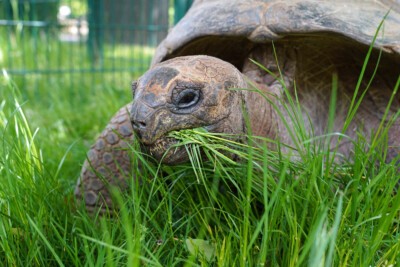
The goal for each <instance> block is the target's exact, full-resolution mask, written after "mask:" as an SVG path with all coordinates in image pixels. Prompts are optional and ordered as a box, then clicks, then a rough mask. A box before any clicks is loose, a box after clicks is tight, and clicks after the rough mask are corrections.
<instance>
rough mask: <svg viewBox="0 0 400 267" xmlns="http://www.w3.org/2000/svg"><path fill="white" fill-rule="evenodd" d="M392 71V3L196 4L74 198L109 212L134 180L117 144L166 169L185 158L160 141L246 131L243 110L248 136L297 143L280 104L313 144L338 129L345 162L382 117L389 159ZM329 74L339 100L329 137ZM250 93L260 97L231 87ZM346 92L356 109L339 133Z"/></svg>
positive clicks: (396, 140) (397, 57) (399, 43)
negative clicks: (187, 133) (183, 133)
mask: <svg viewBox="0 0 400 267" xmlns="http://www.w3.org/2000/svg"><path fill="white" fill-rule="evenodd" d="M378 29H379V31H378ZM369 50H371V53H370V54H369V57H368V58H369V62H368V64H364V61H365V58H366V56H367V54H368V51H369ZM255 62H258V63H259V64H256V63H255ZM260 66H264V67H265V68H266V69H268V70H269V71H266V70H265V69H263V68H262V67H260ZM363 66H366V67H365V68H364V70H363ZM361 73H363V79H359V77H360V75H361ZM399 75H400V4H399V2H396V1H394V2H393V1H372V0H371V1H357V0H347V1H315V0H293V1H278V0H263V1H262V0H219V1H212V0H198V1H195V2H194V3H193V5H192V7H191V8H190V10H189V11H188V13H187V14H186V15H185V17H184V18H183V19H182V20H181V21H180V22H179V23H178V24H177V25H176V26H175V27H174V28H173V29H172V30H171V31H170V32H169V34H168V36H167V37H166V38H165V39H164V40H163V41H162V42H161V44H160V45H159V46H158V48H157V50H156V53H155V55H154V58H153V61H152V66H151V67H150V69H149V70H148V71H147V72H146V73H145V74H144V75H143V76H141V77H140V78H139V79H138V80H137V81H135V82H134V83H133V85H132V87H133V94H134V98H133V102H131V103H129V104H127V105H126V106H124V107H122V108H121V109H120V110H119V111H118V112H117V114H116V115H115V116H114V117H113V118H112V119H111V122H110V123H109V124H108V125H107V127H106V129H105V130H104V131H103V132H102V133H101V135H100V136H99V137H98V139H97V141H96V143H95V144H94V145H93V146H92V147H91V148H90V150H89V152H88V156H87V160H86V162H85V163H84V165H83V168H82V172H81V174H80V177H79V180H78V183H77V187H76V191H75V195H76V196H77V198H78V199H81V200H83V202H84V203H85V204H86V206H87V208H88V209H89V210H93V209H94V208H96V209H97V208H99V207H101V208H103V209H104V208H105V207H107V206H108V207H111V205H112V203H111V198H110V193H109V187H110V186H119V187H122V188H123V187H124V186H125V185H126V181H127V180H128V179H130V178H132V177H133V176H132V173H131V172H132V169H133V166H132V163H131V162H132V161H131V157H130V156H131V155H130V154H129V153H130V152H129V151H130V150H129V149H126V148H127V147H128V146H129V145H130V143H131V142H132V141H133V139H134V138H138V140H139V142H140V144H141V147H142V149H143V151H145V152H146V153H149V154H150V155H152V157H153V158H155V159H157V160H159V161H160V160H161V159H162V161H163V162H164V163H166V164H175V163H179V162H183V161H185V160H187V155H186V153H185V151H184V149H174V150H168V148H169V147H170V146H171V145H172V144H174V140H173V139H171V138H170V137H168V133H170V132H171V131H177V130H181V129H191V128H197V127H204V128H205V129H207V130H208V131H210V132H220V133H232V134H245V133H246V132H247V130H248V129H246V124H245V120H244V115H243V112H246V113H247V114H248V117H249V120H250V126H251V129H252V133H253V134H254V135H258V136H263V137H268V138H271V139H275V140H278V141H279V142H281V143H284V144H287V145H288V146H291V147H296V140H294V138H293V135H291V134H290V131H291V130H292V128H293V127H295V122H294V121H293V116H291V115H290V114H288V111H287V109H285V108H284V107H285V102H287V101H288V96H293V97H294V98H295V99H297V100H298V102H299V103H300V106H301V112H299V113H301V114H298V115H302V116H300V117H301V118H303V120H304V125H305V128H306V131H307V132H308V133H309V134H311V135H312V136H322V135H324V134H327V131H328V130H330V131H331V132H341V131H343V134H345V135H346V136H347V138H343V139H338V138H332V139H331V141H330V142H331V147H332V148H335V149H337V151H338V153H340V154H341V155H343V156H344V157H351V153H352V149H353V148H352V143H351V141H349V140H353V139H357V137H358V136H359V135H362V136H363V138H365V139H366V140H368V139H369V138H370V137H371V135H372V134H374V133H375V132H376V130H377V127H378V126H379V124H380V122H381V121H382V119H384V120H386V121H391V126H390V129H389V132H388V138H387V145H388V154H387V160H392V159H394V158H395V157H396V156H397V155H398V151H399V145H400V121H397V120H394V119H393V118H395V117H396V116H397V115H398V114H397V111H398V110H399V107H400V98H399V97H398V96H395V97H394V98H393V101H392V103H391V106H390V108H388V109H387V105H388V103H389V100H390V99H391V96H392V93H393V92H394V89H395V88H396V86H397V87H398V86H399V81H400V76H399ZM333 77H337V81H338V82H337V103H338V104H337V107H336V113H335V115H336V116H335V120H334V122H333V125H331V127H330V128H329V129H328V128H327V126H328V123H327V121H328V113H329V112H328V109H329V106H330V104H329V103H330V97H331V91H332V80H333ZM371 77H373V79H371ZM253 87H257V88H258V90H259V91H260V92H261V93H263V94H264V95H265V96H267V97H261V96H260V92H255V91H256V90H233V89H234V88H241V89H245V88H253ZM356 88H358V93H356V97H357V99H358V97H361V96H362V99H363V101H362V102H361V104H360V106H359V107H358V109H357V112H356V113H355V116H354V118H353V119H352V122H351V123H350V125H346V127H344V121H345V118H346V116H347V114H348V112H349V109H350V107H349V106H350V105H351V102H352V97H353V95H354V94H355V90H356ZM366 89H368V90H367V91H366ZM364 91H366V93H365V95H363V93H364ZM353 102H354V101H353ZM385 112H387V113H386V115H385ZM134 133H135V134H134ZM166 151H168V152H167V153H166V155H164V154H165V152H166ZM139 167H140V166H139ZM136 169H137V168H136ZM139 169H140V168H139Z"/></svg>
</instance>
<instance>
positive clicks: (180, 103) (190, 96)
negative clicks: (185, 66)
mask: <svg viewBox="0 0 400 267" xmlns="http://www.w3.org/2000/svg"><path fill="white" fill-rule="evenodd" d="M199 100H200V91H199V90H193V89H186V90H183V91H182V92H180V93H179V94H178V96H177V98H176V102H175V106H176V107H177V108H179V109H185V108H190V107H192V106H194V105H196V104H197V103H198V102H199Z"/></svg>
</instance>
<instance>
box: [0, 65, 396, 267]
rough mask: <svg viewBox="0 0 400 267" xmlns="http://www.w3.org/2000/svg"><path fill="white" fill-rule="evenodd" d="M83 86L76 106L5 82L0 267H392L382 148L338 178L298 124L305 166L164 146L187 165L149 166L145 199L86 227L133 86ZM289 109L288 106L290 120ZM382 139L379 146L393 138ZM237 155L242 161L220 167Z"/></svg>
mask: <svg viewBox="0 0 400 267" xmlns="http://www.w3.org/2000/svg"><path fill="white" fill-rule="evenodd" d="M79 77H80V81H81V80H82V86H81V87H78V89H73V90H72V92H71V91H70V90H66V87H65V83H66V82H65V80H64V79H68V80H69V79H70V78H71V77H66V78H65V77H64V78H63V77H60V76H56V77H52V76H43V75H41V76H40V77H36V78H31V79H36V80H34V82H35V83H36V86H35V89H31V88H30V87H29V84H30V80H29V79H28V80H25V83H20V82H19V81H18V78H17V79H15V80H16V81H17V84H15V83H14V82H13V80H12V79H11V78H9V77H8V75H7V73H6V72H5V73H4V74H3V75H2V77H1V78H0V79H1V80H0V132H1V134H0V142H1V143H0V185H1V186H0V263H2V265H5V266H58V265H59V266H104V265H105V266H137V265H139V264H141V265H145V266H175V265H178V266H330V265H334V266H396V265H398V264H399V263H400V242H399V236H400V230H399V218H400V216H399V207H400V194H395V193H394V192H395V191H396V188H397V183H398V182H397V181H398V179H399V173H398V167H397V166H396V165H395V164H394V163H385V161H384V158H383V157H382V153H381V152H382V150H384V148H385V146H384V145H383V144H384V141H385V139H384V138H375V139H373V140H372V142H371V144H370V150H369V152H367V153H366V152H365V151H364V150H363V148H364V147H365V146H366V144H365V143H363V142H362V140H360V141H359V142H358V143H357V144H356V146H355V147H356V150H355V155H354V162H349V163H346V164H336V163H334V162H333V161H331V160H327V155H330V156H331V155H332V154H331V153H329V152H328V151H327V148H324V146H321V147H317V146H314V145H313V144H314V142H311V141H310V139H309V137H307V136H306V134H305V133H304V132H303V131H302V130H301V129H302V127H301V124H299V127H298V130H296V131H295V132H294V133H293V134H294V135H295V137H296V140H298V146H299V148H300V149H301V151H302V153H301V157H300V158H298V157H291V155H286V154H283V153H279V151H278V152H273V151H270V150H268V149H267V148H266V145H263V144H265V143H264V142H258V140H259V138H258V137H252V136H249V144H251V146H248V145H242V144H239V143H236V142H234V141H231V142H227V141H226V140H223V138H227V136H221V135H218V134H212V133H207V132H205V131H203V130H201V129H194V130H187V131H182V132H177V133H176V132H175V133H172V135H174V136H175V137H177V138H179V139H181V140H182V144H183V145H186V146H187V148H188V150H189V151H191V153H190V155H191V161H190V162H189V163H187V164H182V165H179V166H174V167H168V166H158V165H157V164H154V163H152V162H149V164H148V165H147V167H146V168H145V169H144V170H143V173H141V176H142V178H143V181H142V183H141V184H140V185H139V184H135V183H131V188H130V190H128V192H124V193H122V194H119V193H118V192H116V193H115V198H116V200H117V202H118V203H119V206H120V211H119V212H118V213H116V214H114V216H113V217H98V216H94V217H90V216H88V215H87V214H86V211H85V209H84V208H83V207H80V206H76V205H75V202H74V199H73V189H74V185H75V181H76V179H77V176H78V174H79V170H80V166H81V164H82V162H83V161H84V159H85V152H86V150H87V149H88V146H89V145H90V144H91V142H93V140H94V138H95V136H96V134H97V133H98V132H100V130H101V129H102V128H103V127H104V125H105V124H106V123H107V120H108V118H109V117H110V116H111V115H112V113H113V112H115V111H116V110H117V109H118V108H119V107H120V106H122V105H123V104H124V103H126V102H127V100H128V99H130V98H131V93H130V92H129V89H128V88H129V80H128V82H127V83H128V85H127V86H126V87H125V86H121V87H118V86H115V84H112V83H111V85H110V83H106V82H105V80H102V81H103V82H96V80H97V78H96V76H93V75H87V77H82V76H79ZM99 78H100V77H99ZM101 78H104V77H101ZM48 79H50V81H49V80H48ZM72 80H74V79H73V78H72ZM334 81H335V79H334ZM333 84H334V85H333V89H334V90H333V92H334V91H335V82H333ZM67 85H68V86H67V89H68V88H71V87H69V86H70V84H69V83H67ZM49 86H51V87H50V88H49ZM74 88H76V87H74ZM394 89H395V91H396V90H397V89H398V85H397V88H394ZM333 99H334V98H333ZM334 102H335V101H332V105H334ZM353 103H354V107H355V109H356V107H357V101H356V99H354V100H353ZM297 108H298V105H297V103H296V102H295V101H293V103H291V104H289V105H288V109H292V110H294V112H293V115H295V114H296V112H295V111H296V109H297ZM355 109H353V110H355ZM333 112H334V108H331V113H333ZM351 116H352V115H351V114H350V117H349V120H351ZM330 118H331V119H332V120H333V116H330ZM380 129H381V130H380V131H379V136H383V137H384V136H385V131H386V130H387V128H386V126H385V125H382V127H381V128H380ZM377 136H378V135H377ZM379 136H378V137H379ZM264 141H267V142H270V140H264ZM200 150H202V151H203V154H201V153H200ZM232 154H237V155H238V156H240V158H241V160H240V161H232V160H230V157H229V156H226V155H232ZM204 157H205V158H207V159H208V160H203V158H204ZM294 158H295V159H294ZM328 159H330V158H329V157H328Z"/></svg>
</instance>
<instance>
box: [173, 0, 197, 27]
mask: <svg viewBox="0 0 400 267" xmlns="http://www.w3.org/2000/svg"><path fill="white" fill-rule="evenodd" d="M192 3H193V0H174V8H175V12H174V24H176V23H178V21H179V20H180V19H181V18H183V16H184V15H185V14H186V12H187V11H188V9H189V8H190V6H191V5H192Z"/></svg>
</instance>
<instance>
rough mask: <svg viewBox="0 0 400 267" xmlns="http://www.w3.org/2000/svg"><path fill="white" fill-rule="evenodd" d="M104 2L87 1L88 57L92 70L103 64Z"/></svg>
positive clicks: (96, 0)
mask: <svg viewBox="0 0 400 267" xmlns="http://www.w3.org/2000/svg"><path fill="white" fill-rule="evenodd" d="M103 22H104V2H103V0H88V24H89V36H88V40H87V44H88V55H89V59H90V62H91V63H92V68H94V67H95V66H96V65H97V64H102V62H103V43H104V38H103V37H104V36H103V31H104V23H103Z"/></svg>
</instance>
